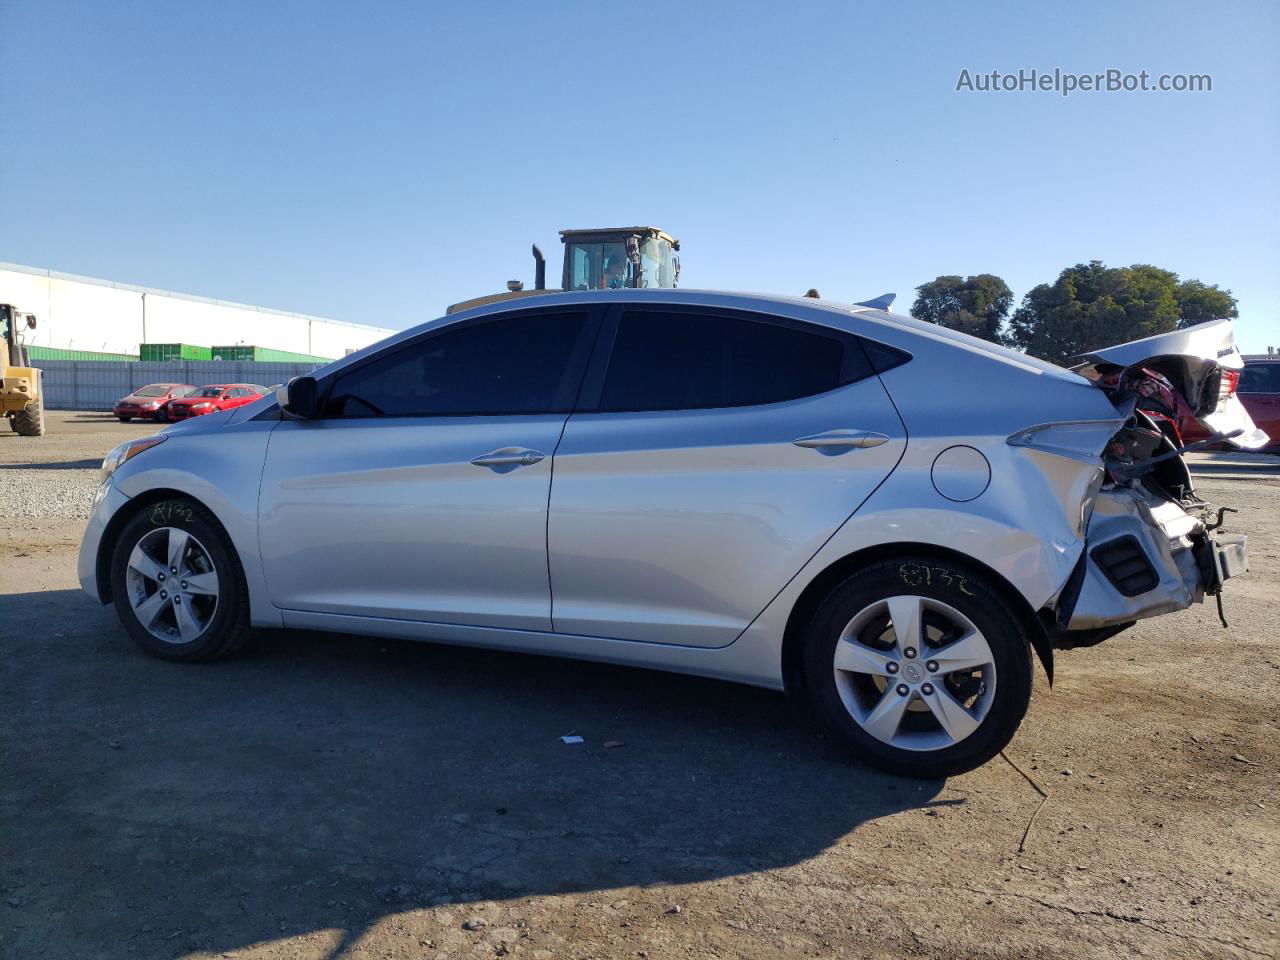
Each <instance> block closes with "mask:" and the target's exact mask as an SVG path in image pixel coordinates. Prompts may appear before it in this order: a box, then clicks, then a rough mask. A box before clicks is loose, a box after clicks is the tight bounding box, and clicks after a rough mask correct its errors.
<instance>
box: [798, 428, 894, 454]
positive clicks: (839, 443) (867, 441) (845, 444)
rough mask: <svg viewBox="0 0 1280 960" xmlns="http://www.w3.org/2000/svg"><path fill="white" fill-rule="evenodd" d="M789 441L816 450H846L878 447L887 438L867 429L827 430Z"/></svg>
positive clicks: (886, 441)
mask: <svg viewBox="0 0 1280 960" xmlns="http://www.w3.org/2000/svg"><path fill="white" fill-rule="evenodd" d="M791 442H792V443H794V444H795V445H796V446H797V447H812V448H814V449H817V450H831V449H833V448H834V449H843V450H848V449H862V448H865V447H878V446H880V444H882V443H888V442H889V438H888V437H886V436H885V435H884V434H883V433H872V432H871V431H869V430H828V431H827V432H826V433H815V434H814V435H813V436H811V437H800V438H799V439H798V440H792V441H791Z"/></svg>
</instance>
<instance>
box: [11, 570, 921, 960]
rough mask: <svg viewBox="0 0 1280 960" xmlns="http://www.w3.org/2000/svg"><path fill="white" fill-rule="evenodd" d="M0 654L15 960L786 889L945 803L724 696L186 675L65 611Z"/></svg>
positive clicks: (456, 656) (751, 693) (455, 673)
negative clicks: (600, 897) (439, 916)
mask: <svg viewBox="0 0 1280 960" xmlns="http://www.w3.org/2000/svg"><path fill="white" fill-rule="evenodd" d="M68 611H70V612H72V614H73V616H74V622H70V621H69V620H68V618H67V613H68ZM59 623H60V624H62V626H61V627H58V626H54V627H50V626H48V625H49V624H59ZM51 629H52V630H54V631H55V632H54V633H52V634H51V633H50V632H49V631H50V630H51ZM0 631H3V634H4V636H3V641H2V642H3V646H4V648H5V650H4V655H5V659H6V669H5V670H4V671H3V675H2V677H0V697H2V698H3V702H4V703H5V704H7V705H9V706H8V707H7V708H6V709H5V710H4V712H3V716H2V718H0V730H3V743H2V745H0V749H2V751H3V757H2V762H3V768H4V770H5V771H6V773H5V776H4V777H3V779H2V780H0V823H2V824H3V828H2V829H3V833H2V835H3V837H4V838H6V839H5V841H4V844H5V847H6V849H5V850H4V856H3V865H2V866H0V882H3V885H4V895H5V896H6V897H8V898H9V907H0V909H3V910H5V911H6V913H7V915H6V916H5V918H4V919H5V920H6V921H7V922H6V923H5V924H4V926H3V930H4V934H3V938H4V939H3V940H0V943H6V944H7V945H6V949H7V950H8V951H10V953H11V955H14V956H40V955H42V954H43V953H44V952H45V951H48V950H51V949H52V950H55V951H56V952H57V953H58V954H61V955H76V956H97V955H113V956H114V955H119V954H121V953H128V954H130V955H137V956H177V955H180V954H182V953H185V952H189V951H193V950H208V951H214V952H217V951H221V950H231V949H234V948H237V947H241V946H244V945H247V944H252V943H255V942H259V941H263V940H272V939H277V938H280V937H285V936H290V935H295V934H301V933H307V932H310V931H316V930H325V929H329V930H334V929H336V930H338V931H341V932H342V936H341V939H342V943H343V944H350V943H351V942H352V941H353V940H354V939H355V938H357V937H358V936H359V935H360V933H361V932H362V931H363V930H365V929H366V928H367V927H368V925H370V924H372V923H374V922H376V921H377V920H378V919H379V918H380V917H382V916H384V915H386V914H389V913H395V912H399V911H402V910H406V909H412V908H413V907H415V906H420V905H422V904H425V903H430V902H433V901H434V902H440V899H441V898H445V897H449V898H452V899H453V900H454V901H457V902H465V901H468V900H473V899H481V898H483V899H490V898H512V897H521V896H529V895H537V894H549V893H556V892H561V891H574V890H597V889H600V890H604V889H609V888H618V887H625V886H630V885H635V884H641V885H643V884H670V883H682V882H689V881H697V880H707V879H713V878H717V877H724V876H729V875H733V874H738V873H742V872H745V871H754V870H762V869H767V868H771V867H779V866H786V865H790V864H794V863H796V862H798V861H801V860H804V859H806V858H809V857H812V856H814V855H815V854H817V853H819V852H820V851H822V850H824V849H826V848H827V847H828V846H830V845H831V844H832V843H833V842H835V841H836V840H838V839H839V838H841V837H843V836H845V835H846V834H848V833H849V832H850V831H852V830H854V829H856V828H857V827H858V825H859V824H860V823H862V822H865V821H867V820H870V819H873V818H877V817H882V816H885V815H887V814H891V813H894V812H896V811H899V810H902V809H904V808H906V807H911V806H920V805H925V804H928V803H930V802H931V801H933V798H934V797H936V795H937V793H938V790H939V788H940V784H937V783H934V784H920V783H916V782H912V781H905V780H899V779H896V778H893V777H889V776H886V775H882V774H879V773H876V772H874V771H871V770H868V769H866V768H863V767H860V766H857V765H855V764H853V763H851V762H850V761H849V760H848V759H847V758H846V757H845V756H843V755H842V754H841V753H840V752H839V751H837V750H836V749H834V747H833V746H831V745H830V744H828V743H826V742H825V741H824V740H822V739H821V738H820V736H819V734H818V733H817V731H816V730H815V729H814V727H813V726H812V724H811V723H810V721H809V720H808V718H807V715H805V714H804V713H803V712H802V711H799V710H798V709H797V708H795V707H793V706H792V705H791V704H789V703H788V702H787V701H786V700H785V699H784V698H783V697H782V696H780V695H777V694H773V693H769V692H767V691H760V690H753V689H749V688H745V687H738V686H733V685H729V684H723V683H717V682H713V681H706V680H697V679H691V678H685V677H677V676H671V675H666V674H659V673H650V672H646V671H636V670H627V669H623V668H617V667H609V666H601V665H595V664H585V663H576V662H571V661H564V660H553V659H543V658H539V657H532V656H520V655H513V654H509V653H491V652H485V651H477V650H467V649H460V648H450V647H443V646H434V645H426V644H413V643H408V642H387V641H379V640H368V639H361V638H353V637H344V636H331V635H324V634H302V633H283V634H278V635H267V636H266V637H264V638H263V640H262V642H261V643H260V644H259V645H258V646H257V647H256V649H255V650H254V651H253V652H251V653H249V654H246V655H245V656H243V657H241V658H240V659H238V660H234V661H230V662H227V663H221V664H214V665H193V666H179V665H173V664H167V663H162V662H159V661H156V660H152V659H148V658H147V657H145V656H143V655H142V654H140V653H138V652H135V650H134V649H133V648H132V646H131V645H129V643H128V642H127V640H126V639H125V637H124V635H123V632H122V631H121V630H120V628H119V627H118V626H117V625H116V622H115V619H114V614H113V612H112V611H111V609H110V608H109V607H108V608H101V609H100V608H97V607H95V606H94V605H93V604H92V603H91V602H90V601H89V600H88V599H87V598H84V597H82V596H80V595H78V594H76V593H75V592H74V591H56V592H46V593H32V594H19V595H10V596H0ZM570 733H576V734H578V735H581V736H582V737H584V738H585V740H586V742H585V743H584V744H580V745H566V744H564V743H562V742H561V741H560V739H559V737H560V736H561V735H563V734H570ZM606 741H622V742H623V743H624V744H625V745H623V746H617V747H612V748H605V747H604V743H605V742H606ZM934 802H936V801H934ZM55 930H56V935H55V934H54V931H55ZM51 944H56V947H51V946H50V945H51ZM341 949H342V948H341V947H339V948H338V952H340V951H341ZM49 955H54V954H52V953H50V954H49Z"/></svg>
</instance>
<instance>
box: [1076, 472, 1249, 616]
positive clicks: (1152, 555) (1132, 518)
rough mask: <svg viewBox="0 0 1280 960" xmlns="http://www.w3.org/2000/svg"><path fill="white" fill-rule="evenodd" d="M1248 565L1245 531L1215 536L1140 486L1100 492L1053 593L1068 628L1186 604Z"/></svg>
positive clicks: (1156, 612) (1197, 600) (1153, 613)
mask: <svg viewBox="0 0 1280 960" xmlns="http://www.w3.org/2000/svg"><path fill="white" fill-rule="evenodd" d="M1248 569H1249V564H1248V551H1247V546H1246V538H1245V537H1244V535H1243V534H1233V535H1228V534H1219V535H1217V536H1216V537H1215V535H1214V533H1213V532H1212V531H1211V530H1209V529H1208V528H1206V527H1205V525H1204V523H1203V522H1202V521H1201V520H1200V519H1198V518H1197V517H1194V516H1192V515H1191V514H1188V513H1187V512H1186V511H1184V510H1183V509H1182V508H1181V507H1180V506H1179V505H1178V504H1176V503H1174V502H1172V501H1170V500H1165V499H1163V498H1160V497H1158V496H1156V495H1154V494H1151V493H1148V492H1147V491H1145V490H1143V489H1142V488H1141V487H1138V486H1134V487H1122V488H1116V489H1112V490H1103V491H1101V492H1099V494H1098V496H1097V499H1096V501H1095V503H1094V508H1093V515H1092V517H1091V518H1090V520H1089V526H1088V533H1087V537H1086V541H1085V550H1084V552H1083V553H1082V555H1081V558H1080V565H1079V566H1078V567H1077V568H1076V571H1075V572H1074V573H1073V575H1072V577H1071V579H1070V580H1068V582H1067V585H1066V586H1065V587H1064V588H1063V590H1062V593H1061V595H1060V597H1059V602H1058V608H1057V617H1056V619H1057V622H1058V626H1059V628H1060V629H1065V630H1067V631H1076V630H1097V629H1099V628H1105V627H1111V626H1117V625H1120V624H1128V623H1132V622H1133V621H1135V620H1142V619H1145V618H1147V617H1156V616H1160V615H1161V614H1164V613H1173V612H1175V611H1178V610H1185V609H1186V608H1187V607H1189V606H1191V605H1192V604H1193V603H1200V602H1201V601H1203V600H1204V598H1205V595H1206V594H1215V593H1218V592H1219V591H1220V590H1221V589H1222V584H1223V583H1224V582H1225V581H1226V580H1228V579H1230V578H1231V577H1234V576H1239V575H1240V574H1242V573H1244V572H1245V571H1247V570H1248Z"/></svg>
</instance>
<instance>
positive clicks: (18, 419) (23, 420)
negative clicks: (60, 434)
mask: <svg viewBox="0 0 1280 960" xmlns="http://www.w3.org/2000/svg"><path fill="white" fill-rule="evenodd" d="M2 349H4V348H3V346H0V350H2ZM9 425H10V426H11V427H13V432H14V433H16V434H17V435H18V436H20V437H43V436H44V402H43V401H42V400H32V401H31V402H30V403H28V404H27V405H26V407H25V408H24V409H22V410H19V411H18V412H17V413H15V414H14V415H13V417H12V419H11V420H10V421H9Z"/></svg>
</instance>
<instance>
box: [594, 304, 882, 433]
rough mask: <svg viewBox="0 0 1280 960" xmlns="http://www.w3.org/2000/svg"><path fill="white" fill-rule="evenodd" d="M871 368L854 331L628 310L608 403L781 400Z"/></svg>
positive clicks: (650, 405) (697, 404)
mask: <svg viewBox="0 0 1280 960" xmlns="http://www.w3.org/2000/svg"><path fill="white" fill-rule="evenodd" d="M869 373H870V368H869V366H868V364H867V360H866V356H865V354H864V353H863V352H862V348H861V346H860V345H859V343H858V341H857V339H856V338H854V337H852V336H847V335H842V334H840V333H839V332H837V331H830V332H829V333H828V332H826V331H822V330H820V329H818V328H813V327H809V328H803V329H802V328H799V327H795V326H782V325H780V324H774V323H766V322H762V321H755V320H747V319H742V318H738V317H734V316H721V315H716V314H703V313H666V312H659V311H629V312H627V313H625V314H623V316H622V320H621V322H620V324H619V327H618V336H617V339H616V340H615V342H614V346H613V353H612V355H611V356H610V358H609V368H608V371H607V372H606V374H605V380H604V389H603V391H602V392H601V396H600V409H602V410H679V409H697V408H705V407H739V406H745V405H748V404H761V403H777V402H779V401H782V400H794V399H795V398H797V397H806V396H810V395H812V394H816V393H823V392H825V391H827V390H831V389H833V388H835V387H837V386H840V385H841V384H842V383H849V382H851V381H853V380H857V379H860V378H861V377H864V376H867V375H868V374H869Z"/></svg>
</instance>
